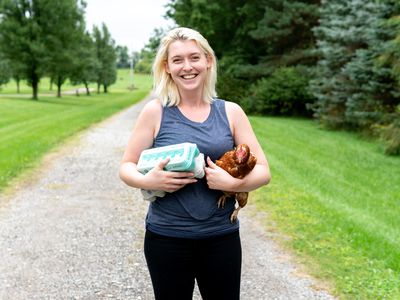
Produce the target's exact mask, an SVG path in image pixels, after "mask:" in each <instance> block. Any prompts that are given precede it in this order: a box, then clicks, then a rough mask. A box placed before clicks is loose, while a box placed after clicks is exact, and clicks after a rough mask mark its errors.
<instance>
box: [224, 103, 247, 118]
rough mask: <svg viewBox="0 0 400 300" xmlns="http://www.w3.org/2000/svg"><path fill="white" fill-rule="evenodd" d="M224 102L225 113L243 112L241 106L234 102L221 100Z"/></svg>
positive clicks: (234, 114) (235, 114) (235, 113)
mask: <svg viewBox="0 0 400 300" xmlns="http://www.w3.org/2000/svg"><path fill="white" fill-rule="evenodd" d="M222 101H223V102H224V103H225V110H226V113H227V114H228V115H230V116H237V115H241V114H244V111H243V109H242V107H241V106H240V105H239V104H237V103H236V102H232V101H227V100H222Z"/></svg>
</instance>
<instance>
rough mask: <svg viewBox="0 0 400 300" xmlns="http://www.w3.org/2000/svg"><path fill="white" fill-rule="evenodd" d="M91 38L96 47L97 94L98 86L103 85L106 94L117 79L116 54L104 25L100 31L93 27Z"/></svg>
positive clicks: (112, 41)
mask: <svg viewBox="0 0 400 300" xmlns="http://www.w3.org/2000/svg"><path fill="white" fill-rule="evenodd" d="M93 37H94V42H95V47H96V54H97V60H98V62H99V67H98V69H97V80H96V81H97V92H98V93H99V92H100V86H101V85H103V88H104V89H103V90H104V93H107V91H108V87H109V86H110V85H111V84H113V83H114V82H115V81H116V79H117V68H116V60H117V57H116V53H115V48H114V40H113V39H112V38H111V35H110V32H109V31H108V28H107V26H106V25H105V24H103V25H102V27H101V30H100V29H99V28H98V27H97V26H94V27H93Z"/></svg>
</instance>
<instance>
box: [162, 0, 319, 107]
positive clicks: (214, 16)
mask: <svg viewBox="0 0 400 300" xmlns="http://www.w3.org/2000/svg"><path fill="white" fill-rule="evenodd" d="M319 3H320V0H312V1H306V0H303V1H294V0H284V1H282V0H234V1H228V0H216V1H211V0H174V1H172V2H171V3H170V4H169V5H168V7H169V10H168V12H167V16H169V17H170V18H172V19H174V20H175V22H176V23H177V24H178V25H180V26H188V27H192V28H194V29H197V30H199V31H200V32H201V33H202V34H203V35H204V36H205V37H206V38H207V39H208V41H209V43H210V44H211V46H212V47H213V49H214V51H215V53H216V55H217V57H218V60H219V70H220V71H219V80H218V86H217V89H218V93H219V94H220V95H221V96H222V97H225V96H227V97H230V96H231V95H232V94H233V95H235V94H236V97H235V98H236V101H238V102H241V100H243V99H242V98H244V97H245V94H243V93H242V91H243V90H248V88H249V87H250V85H251V84H252V83H253V82H254V81H257V80H258V79H260V78H262V77H266V76H270V75H271V74H272V73H273V72H274V71H275V70H276V69H277V68H280V67H285V66H296V65H300V64H303V65H314V64H316V61H317V56H316V55H315V53H314V52H313V51H312V50H311V49H313V48H314V45H315V38H314V35H313V32H312V27H313V26H314V25H316V24H317V22H318V17H319V12H318V9H317V8H318V6H319ZM228 81H229V82H235V84H229V83H228ZM227 86H229V87H233V89H234V90H232V89H231V88H228V89H227V88H225V87H227ZM235 87H236V88H235Z"/></svg>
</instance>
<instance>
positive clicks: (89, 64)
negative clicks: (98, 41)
mask: <svg viewBox="0 0 400 300" xmlns="http://www.w3.org/2000/svg"><path fill="white" fill-rule="evenodd" d="M78 42H79V45H80V47H77V48H76V49H75V54H74V56H75V59H74V60H73V62H72V63H73V64H72V66H71V73H70V80H71V82H72V84H75V85H76V84H81V83H83V84H84V85H85V89H86V94H87V95H90V89H89V84H90V83H91V82H96V81H97V77H98V76H97V72H98V70H99V68H100V64H99V61H98V60H97V55H96V46H95V44H94V41H93V39H92V37H91V35H90V34H89V33H85V34H84V35H82V36H81V37H80V39H79V40H78Z"/></svg>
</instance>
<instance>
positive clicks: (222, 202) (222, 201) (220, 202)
mask: <svg viewBox="0 0 400 300" xmlns="http://www.w3.org/2000/svg"><path fill="white" fill-rule="evenodd" d="M226 198H227V195H222V196H221V197H219V199H218V202H217V203H218V208H224V206H225V202H226Z"/></svg>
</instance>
